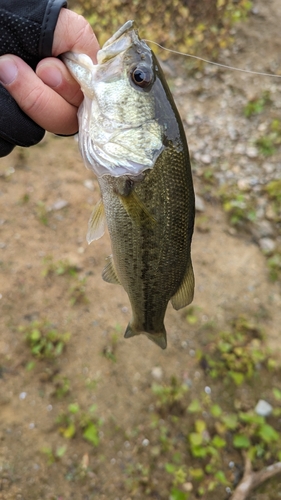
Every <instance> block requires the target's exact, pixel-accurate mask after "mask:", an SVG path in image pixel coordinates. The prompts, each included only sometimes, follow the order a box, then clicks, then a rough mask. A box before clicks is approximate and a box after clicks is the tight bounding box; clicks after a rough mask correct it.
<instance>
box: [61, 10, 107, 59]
mask: <svg viewBox="0 0 281 500" xmlns="http://www.w3.org/2000/svg"><path fill="white" fill-rule="evenodd" d="M98 50H99V44H98V41H97V39H96V36H95V34H94V32H93V30H92V28H91V26H90V24H89V23H88V22H87V21H86V19H85V18H84V17H82V16H80V15H78V14H76V13H75V12H73V11H71V10H68V9H61V11H60V14H59V17H58V22H57V26H56V29H55V33H54V40H53V55H54V56H58V55H60V54H63V52H67V51H74V52H80V53H82V54H87V55H88V56H89V57H91V59H92V60H93V61H94V63H96V62H97V59H96V54H97V51H98Z"/></svg>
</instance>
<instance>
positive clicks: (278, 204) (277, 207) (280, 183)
mask: <svg viewBox="0 0 281 500" xmlns="http://www.w3.org/2000/svg"><path fill="white" fill-rule="evenodd" d="M265 191H266V193H267V194H268V197H269V199H270V200H271V203H272V205H273V211H274V212H275V214H276V220H277V221H278V220H279V221H281V180H280V179H276V180H274V181H271V182H269V183H268V184H267V185H266V186H265Z"/></svg>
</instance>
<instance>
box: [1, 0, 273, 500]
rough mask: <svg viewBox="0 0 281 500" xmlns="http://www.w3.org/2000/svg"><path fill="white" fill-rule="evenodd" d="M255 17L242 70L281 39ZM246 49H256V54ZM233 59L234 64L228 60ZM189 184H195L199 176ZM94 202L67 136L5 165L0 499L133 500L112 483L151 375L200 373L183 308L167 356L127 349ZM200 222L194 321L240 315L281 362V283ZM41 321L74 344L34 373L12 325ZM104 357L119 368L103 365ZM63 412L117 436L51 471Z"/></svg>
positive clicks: (220, 223) (217, 226) (259, 260)
mask: <svg viewBox="0 0 281 500" xmlns="http://www.w3.org/2000/svg"><path fill="white" fill-rule="evenodd" d="M261 8H262V10H263V11H264V13H265V15H266V16H267V17H266V23H267V24H266V23H265V25H264V26H263V25H262V22H261V19H260V18H259V17H251V18H250V20H249V21H248V24H247V26H248V28H247V29H246V28H245V27H244V28H243V33H244V34H242V33H241V36H243V37H244V38H243V39H242V40H243V43H244V44H245V51H246V52H247V57H248V60H249V58H250V57H251V54H252V55H253V59H256V57H257V54H259V55H260V57H261V58H264V57H267V54H268V52H267V51H268V48H269V46H270V33H271V31H270V29H269V28H270V26H271V24H270V23H273V24H272V32H273V34H274V30H275V31H276V33H278V35H279V33H280V31H279V30H280V24H278V23H277V20H276V22H275V21H274V19H275V18H274V12H275V11H274V9H277V10H278V9H279V14H280V18H281V13H280V6H278V0H275V2H268V3H267V4H266V5H264V6H261ZM266 26H267V27H266ZM261 30H262V31H261ZM247 37H248V38H247ZM249 40H250V41H253V40H254V41H253V43H252V45H251V43H249V44H248V41H249ZM280 46H281V44H280V41H279V42H278V43H277V42H276V45H273V46H272V45H271V50H276V51H280ZM238 61H239V56H238V55H237V56H236V61H234V62H235V63H238ZM232 62H233V61H232ZM240 62H241V61H240ZM241 65H242V66H243V60H242V64H241ZM235 78H236V80H237V79H239V76H237V75H236V76H235ZM249 85H250V82H249ZM187 98H188V96H187ZM191 105H192V102H191V103H190V106H191ZM206 112H207V110H206ZM187 135H188V131H187ZM194 182H195V187H196V186H197V179H196V177H195V179H194ZM98 199H99V191H98V186H97V182H96V180H95V179H94V177H93V175H92V174H91V172H89V171H87V170H86V169H85V168H84V166H83V164H82V160H81V158H80V155H79V152H78V147H77V141H76V140H75V139H74V138H58V137H54V136H52V135H49V134H47V135H46V137H45V138H44V140H43V141H42V143H41V144H39V145H38V146H36V147H33V148H31V149H29V150H24V151H23V150H15V151H14V152H13V153H12V154H11V155H9V157H7V158H3V159H1V161H0V204H1V212H0V499H3V500H8V499H11V500H12V499H13V500H14V499H24V500H33V499H34V500H39V499H44V500H51V499H60V500H66V499H75V500H80V499H85V500H86V499H90V498H97V499H103V498H104V499H105V498H106V499H110V500H111V499H112V500H115V499H116V500H117V499H118V498H119V499H121V498H122V499H123V498H124V499H125V498H127V499H128V500H129V498H135V497H134V495H133V493H132V495H131V497H129V495H127V496H126V492H125V491H123V486H122V484H121V483H122V481H121V479H120V478H121V477H122V474H123V471H124V468H122V467H123V465H124V462H126V460H127V461H128V460H130V457H131V455H130V454H129V451H130V450H131V451H130V453H132V454H133V453H134V452H133V451H132V450H135V449H138V446H140V443H143V442H144V440H145V430H144V431H143V433H141V432H140V433H139V434H138V436H136V437H134V436H133V433H131V434H130V436H131V437H130V442H129V444H126V443H128V437H127V433H128V431H131V430H132V429H133V428H134V426H135V424H136V422H137V423H138V424H139V423H140V422H141V420H142V414H143V415H145V413H146V412H148V411H149V409H148V406H147V405H148V404H149V401H150V399H149V398H150V396H149V387H150V386H151V383H152V382H153V380H155V379H157V377H158V378H161V379H162V380H168V379H169V378H170V377H171V376H172V375H176V376H178V377H179V378H180V379H182V378H183V377H184V376H186V373H189V374H190V376H191V377H192V376H193V375H194V372H195V371H196V369H198V368H196V364H195V361H194V358H193V353H194V351H195V350H196V349H197V347H198V343H200V339H198V338H196V336H195V330H194V328H193V327H192V326H191V325H188V324H187V322H186V319H185V318H186V313H187V311H186V310H184V311H180V312H176V311H174V310H173V309H172V307H169V308H168V312H167V315H166V322H165V323H166V328H167V332H168V348H167V350H166V351H161V350H160V349H159V348H158V347H157V346H154V345H153V344H152V343H151V342H149V341H148V340H147V339H146V338H145V337H143V338H142V337H139V338H133V339H130V340H125V339H124V338H123V332H124V330H125V328H126V325H127V323H128V321H129V319H130V306H129V302H128V299H127V296H126V294H125V292H124V291H123V290H122V289H121V287H118V286H113V285H109V284H107V283H105V282H104V281H103V280H102V278H101V272H102V269H103V267H104V265H105V258H106V256H107V255H108V254H110V253H111V250H110V242H109V238H108V235H105V236H104V237H103V238H102V239H100V240H99V241H97V242H95V243H92V244H91V245H90V246H88V245H87V243H86V239H85V235H86V232H87V221H88V219H89V216H90V214H91V210H92V207H93V205H94V204H95V203H96V202H97V201H98ZM205 214H206V215H207V216H208V220H209V228H208V229H209V230H208V231H206V232H202V231H200V230H198V229H195V234H194V239H193V246H192V256H193V265H194V270H195V277H196V292H195V299H194V303H193V306H194V308H195V309H194V310H196V311H197V312H196V314H198V316H199V317H200V320H201V321H204V322H213V323H215V324H216V325H218V327H220V328H227V327H228V325H229V323H230V321H231V320H232V318H233V317H235V316H238V315H240V314H246V315H247V316H249V317H253V318H259V321H260V322H261V324H262V326H263V327H264V328H265V329H266V336H267V342H268V344H269V345H270V346H271V347H273V348H274V350H276V351H278V352H279V351H280V342H279V333H280V324H281V294H280V284H279V283H272V282H270V281H269V278H268V270H267V267H266V262H265V258H264V256H263V255H262V253H261V252H260V250H259V249H258V247H257V246H256V245H255V244H254V243H253V242H252V240H251V238H250V237H247V235H245V234H244V235H239V234H233V233H232V230H231V228H230V226H229V224H228V222H227V220H226V218H225V214H224V213H223V212H222V210H221V208H220V207H219V206H218V205H217V204H211V203H206V206H205ZM62 261H63V262H64V263H65V262H68V263H71V264H72V265H73V266H75V268H76V273H74V275H72V274H71V273H69V272H67V271H66V272H63V271H62V272H61V273H60V272H57V271H56V270H57V269H58V264H57V263H58V262H62ZM52 265H53V267H52ZM64 265H66V264H64ZM36 320H37V321H39V322H41V323H42V322H44V321H45V320H46V321H49V322H50V323H51V324H52V325H54V327H55V328H56V329H57V330H58V331H59V332H60V333H63V332H69V333H70V334H71V337H70V340H69V342H68V344H67V347H66V350H65V351H64V352H63V354H62V355H61V356H60V357H59V358H58V359H57V360H56V361H55V362H49V361H46V360H35V366H34V367H33V369H29V367H30V362H31V361H32V360H33V359H34V358H33V357H32V355H31V351H30V347H29V346H28V345H27V343H26V341H25V337H24V334H23V332H22V331H20V329H19V327H20V326H22V327H27V326H28V325H30V324H31V322H33V321H36ZM112 352H113V353H114V357H115V358H116V362H112V361H111V360H110V359H109V358H110V355H111V354H112ZM55 376H57V377H58V379H59V380H63V379H67V380H68V381H69V384H70V391H69V393H68V395H67V396H66V397H65V398H58V397H56V395H55V394H54V392H55V390H56V382H55V380H56V379H55ZM70 403H77V404H79V407H80V408H89V407H90V406H91V405H93V404H96V405H97V414H98V415H99V417H101V418H102V419H103V421H104V422H105V423H106V424H107V428H110V429H111V430H110V431H109V435H104V434H103V431H100V436H99V437H100V445H99V451H98V452H93V451H92V446H91V445H90V444H89V443H87V442H86V441H85V440H82V439H76V440H68V441H67V443H66V445H67V449H66V451H65V450H64V451H61V454H62V455H63V456H62V457H61V458H60V460H56V461H55V463H53V464H51V465H48V460H47V459H48V453H47V452H46V449H51V450H58V449H59V447H63V446H64V444H65V441H66V440H65V439H64V438H63V436H62V435H61V434H60V433H59V432H58V428H57V425H56V418H57V417H58V415H59V414H60V412H61V411H63V410H64V409H65V408H66V407H67V405H69V404H70ZM124 443H125V444H124ZM126 446H127V447H128V448H129V446H130V450H128V449H127V448H126ZM44 449H45V453H44V452H43V451H42V450H44ZM57 458H58V457H57ZM122 464H123V465H122ZM88 466H89V468H90V469H91V473H90V474H89V475H88V479H87V485H85V484H84V483H83V481H82V479H83V478H82V479H81V477H82V475H83V467H84V468H85V467H88ZM79 474H80V476H81V477H80V476H79ZM74 476H75V480H74V479H73V480H71V478H73V477H74ZM78 476H79V477H78ZM77 477H78V479H77ZM109 478H110V479H109ZM76 479H77V480H76ZM80 479H81V481H82V482H81V481H80ZM89 488H92V490H91V491H92V496H91V495H90V493H89ZM136 498H137V497H136ZM138 498H139V497H138ZM153 498H154V497H153ZM161 498H162V497H161ZM167 498H168V496H167ZM260 498H262V499H263V500H266V497H260Z"/></svg>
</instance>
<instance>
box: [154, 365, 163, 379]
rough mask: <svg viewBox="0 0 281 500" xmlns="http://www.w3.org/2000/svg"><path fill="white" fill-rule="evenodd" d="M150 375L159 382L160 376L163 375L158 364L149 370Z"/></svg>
mask: <svg viewBox="0 0 281 500" xmlns="http://www.w3.org/2000/svg"><path fill="white" fill-rule="evenodd" d="M151 375H152V377H153V378H154V379H155V380H158V382H159V381H160V380H162V377H163V370H162V368H161V367H160V366H155V367H154V368H152V370H151Z"/></svg>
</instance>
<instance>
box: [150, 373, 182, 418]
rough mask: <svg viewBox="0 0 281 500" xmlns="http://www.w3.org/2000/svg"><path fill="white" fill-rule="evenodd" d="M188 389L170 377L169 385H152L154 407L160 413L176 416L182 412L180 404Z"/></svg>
mask: <svg viewBox="0 0 281 500" xmlns="http://www.w3.org/2000/svg"><path fill="white" fill-rule="evenodd" d="M187 390H188V387H187V385H186V384H181V383H179V381H178V379H177V378H176V377H171V381H170V384H165V385H164V384H163V385H160V384H155V383H154V384H153V385H152V392H153V394H154V395H155V396H156V398H157V399H156V407H157V410H158V411H159V412H160V413H163V414H165V413H173V414H178V413H181V412H182V410H183V406H182V402H183V399H184V395H185V393H186V392H187Z"/></svg>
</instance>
